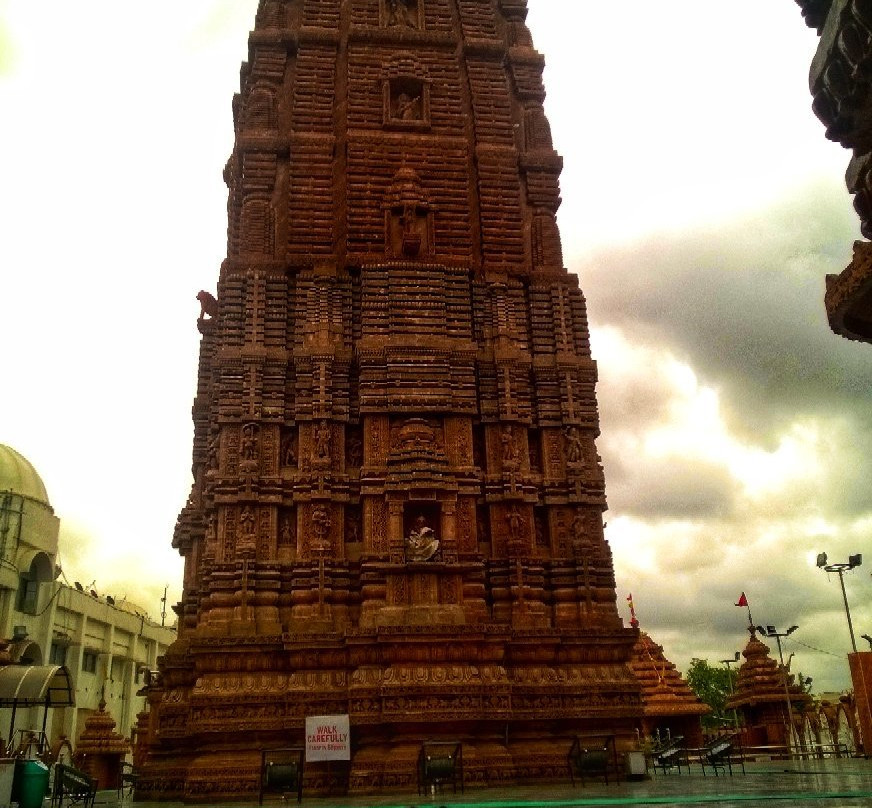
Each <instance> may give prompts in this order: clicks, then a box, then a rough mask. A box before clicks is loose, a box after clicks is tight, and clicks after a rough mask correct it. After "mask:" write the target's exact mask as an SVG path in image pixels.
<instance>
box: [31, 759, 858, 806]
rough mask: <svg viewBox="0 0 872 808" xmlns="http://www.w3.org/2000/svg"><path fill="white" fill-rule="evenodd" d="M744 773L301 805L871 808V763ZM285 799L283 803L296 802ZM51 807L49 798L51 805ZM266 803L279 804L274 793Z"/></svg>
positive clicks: (112, 800)
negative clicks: (852, 807) (807, 807)
mask: <svg viewBox="0 0 872 808" xmlns="http://www.w3.org/2000/svg"><path fill="white" fill-rule="evenodd" d="M745 769H746V773H745V774H742V773H741V769H738V770H734V774H733V776H732V777H730V776H723V775H721V776H720V777H713V776H712V774H711V772H710V771H709V772H708V776H706V777H704V776H703V775H702V772H701V770H700V769H699V767H694V768H693V769H692V771H691V773H690V774H688V773H686V772H683V773H682V774H666V775H663V774H657V775H654V776H652V777H651V778H650V779H648V780H643V781H637V782H623V783H619V784H617V785H615V784H611V785H608V786H607V785H605V784H604V783H602V782H598V783H595V784H594V783H590V782H588V783H587V784H586V785H585V786H584V787H582V786H580V785H578V784H576V785H575V786H574V787H573V786H571V785H570V784H569V783H568V782H567V783H565V784H563V785H554V786H512V787H501V788H476V789H468V790H467V791H466V793H464V794H460V793H457V794H453V793H452V791H451V788H450V787H449V788H446V789H445V791H444V792H442V793H437V794H435V795H428V796H426V797H421V796H419V795H417V794H414V793H412V794H390V795H386V796H382V797H379V796H370V797H306V796H305V795H304V797H303V806H304V808H412V806H414V808H441V806H445V808H540V806H541V807H542V808H552V807H553V808H569V806H576V805H577V806H588V805H589V806H596V805H612V806H615V805H642V806H644V805H659V806H664V808H670V806H671V807H673V808H677V806H694V805H702V806H704V805H713V806H719V808H763V806H767V808H777V806H785V808H788V806H792V805H797V806H809V808H813V806H815V805H818V806H821V808H850V807H851V806H872V760H825V761H824V760H819V761H795V762H792V761H781V762H772V763H746V764H745ZM95 804H96V805H97V806H102V808H116V807H117V808H181V806H182V805H183V803H152V802H135V801H131V800H130V799H129V798H127V799H125V800H123V801H122V802H121V803H119V802H118V801H117V796H116V794H115V792H110V791H101V792H100V793H99V794H98V796H97V801H96V803H95ZM294 804H295V802H294V801H293V800H288V801H287V803H285V805H287V806H293V805H294ZM46 805H48V803H47V802H46ZM256 805H257V801H256V800H254V801H252V802H236V803H222V804H221V805H215V806H213V808H225V806H232V808H250V807H251V806H256ZM264 805H266V806H268V807H269V806H280V805H282V800H281V799H280V798H278V797H270V798H269V799H268V800H265V801H264Z"/></svg>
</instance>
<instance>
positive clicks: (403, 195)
mask: <svg viewBox="0 0 872 808" xmlns="http://www.w3.org/2000/svg"><path fill="white" fill-rule="evenodd" d="M384 208H385V233H386V247H387V253H388V255H389V256H391V257H392V258H403V259H413V258H419V257H425V256H428V255H430V254H431V253H432V252H433V247H434V244H433V214H432V209H431V205H430V200H429V198H428V197H427V195H426V194H425V192H424V189H423V187H422V185H421V180H420V178H419V177H418V175H417V174H416V173H415V172H414V171H412V170H411V169H409V168H405V167H404V168H401V169H400V170H399V171H398V172H397V173H396V175H395V176H394V179H393V181H392V183H391V187H390V190H389V192H388V194H387V196H386V198H385V202H384Z"/></svg>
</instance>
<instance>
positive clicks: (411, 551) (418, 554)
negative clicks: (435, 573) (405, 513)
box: [406, 515, 439, 561]
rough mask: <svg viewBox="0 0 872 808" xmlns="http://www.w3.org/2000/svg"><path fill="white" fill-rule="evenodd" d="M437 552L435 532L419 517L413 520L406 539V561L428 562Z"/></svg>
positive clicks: (437, 541) (424, 519)
mask: <svg viewBox="0 0 872 808" xmlns="http://www.w3.org/2000/svg"><path fill="white" fill-rule="evenodd" d="M437 552H439V539H437V538H436V532H435V531H434V530H433V528H432V527H430V525H428V524H427V520H426V518H425V517H424V516H423V515H421V516H418V518H417V519H416V520H415V525H414V527H413V528H412V530H411V531H410V532H409V535H408V536H407V537H406V560H407V561H430V560H431V559H432V558H433V556H435V555H436V553H437Z"/></svg>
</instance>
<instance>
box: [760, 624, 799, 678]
mask: <svg viewBox="0 0 872 808" xmlns="http://www.w3.org/2000/svg"><path fill="white" fill-rule="evenodd" d="M798 628H799V626H791V627H790V628H789V629H787V631H776V629H775V626H765V627H764V626H757V631H758V633H760V634H762V635H763V636H764V637H775V642H777V643H778V659H779V660H780V662H781V667H782V668H783V667H784V654H783V652H782V651H781V638H782V637H789V636H790V635H791V634H793V632H794V631H796V630H797V629H798Z"/></svg>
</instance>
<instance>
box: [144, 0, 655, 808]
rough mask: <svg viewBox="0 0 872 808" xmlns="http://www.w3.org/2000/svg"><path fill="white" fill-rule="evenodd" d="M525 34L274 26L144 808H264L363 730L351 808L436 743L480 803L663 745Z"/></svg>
mask: <svg viewBox="0 0 872 808" xmlns="http://www.w3.org/2000/svg"><path fill="white" fill-rule="evenodd" d="M526 12H527V8H526V0H344V2H339V0H283V1H282V2H279V1H277V0H272V1H271V2H261V4H260V7H259V9H258V13H257V18H256V24H255V29H254V31H252V33H251V34H250V38H249V57H248V61H247V62H246V63H245V64H244V65H243V67H242V71H241V85H240V93H239V95H238V96H236V98H235V99H234V103H233V116H234V125H235V132H236V140H235V146H234V151H233V154H232V155H231V157H230V159H229V161H228V163H227V166H226V168H225V174H224V176H225V179H226V181H227V185H228V188H229V195H228V254H227V258H226V260H225V261H224V263H223V264H222V267H221V272H220V276H219V280H218V290H217V291H218V294H217V299H216V298H212V296H211V295H209V294H208V293H205V292H204V293H201V295H200V296H199V299H200V301H201V306H202V311H201V317H200V320H199V328H200V331H201V333H202V342H201V351H200V365H199V377H198V390H197V396H196V399H195V402H194V407H193V419H194V426H195V435H194V449H193V474H194V479H195V482H194V486H193V489H192V492H191V496H190V499H189V501H188V503H187V505H186V506H185V507H184V509H183V510H182V512H181V514H180V516H179V520H178V525H177V528H176V532H175V536H174V546H175V547H177V548H178V549H179V551H180V553H181V554H182V555H183V556H184V558H185V573H184V589H183V595H182V601H181V603H179V604H178V606H177V607H176V611H177V613H178V615H179V637H178V640H177V641H176V642H175V643H174V644H173V645H172V646H171V648H170V649H169V651H168V653H167V654H166V656H165V657H164V659H163V661H162V663H161V669H160V675H159V677H157V679H156V680H155V681H153V682H152V684H151V686H150V687H149V701H150V704H151V712H150V715H149V718H148V722H149V724H148V727H149V729H148V745H147V750H146V752H147V760H146V763H145V764H144V766H143V769H142V772H141V776H140V778H139V783H138V788H137V794H138V797H139V798H142V799H179V798H182V799H186V800H191V801H196V800H201V801H208V800H214V799H222V798H233V797H248V798H251V796H252V795H253V794H254V793H255V792H256V790H257V782H258V774H259V772H258V769H259V763H260V750H261V749H265V748H272V747H281V746H288V745H293V744H299V743H301V742H302V740H303V726H304V720H305V717H306V716H307V715H323V714H344V713H348V714H349V715H350V719H351V735H352V747H353V750H352V751H353V759H352V761H351V764H350V769H349V772H348V777H349V779H348V786H349V788H350V790H351V791H353V792H363V791H375V790H383V789H390V788H406V789H408V788H414V786H415V760H416V757H417V753H418V749H419V747H420V743H421V741H422V740H423V739H425V738H426V739H438V738H442V739H453V740H460V741H462V742H463V744H464V752H463V757H464V766H465V772H466V779H467V782H470V783H475V782H478V783H487V782H491V783H498V782H501V781H515V780H518V779H524V780H531V779H532V780H535V779H539V780H550V779H563V778H564V777H565V776H566V753H567V751H568V749H569V745H570V742H571V738H572V736H573V735H574V734H576V733H585V732H599V733H611V734H615V735H616V736H617V737H618V744H619V748H620V749H626V748H627V747H628V746H629V744H630V743H631V742H632V741H634V740H635V738H636V729H637V728H638V726H639V722H640V719H641V715H642V703H641V700H640V686H639V682H638V681H637V680H636V678H635V677H634V675H633V673H632V671H631V669H630V666H629V664H628V663H629V660H630V655H631V651H632V647H633V643H634V642H635V640H636V638H637V633H636V632H635V631H634V630H633V629H628V628H625V627H624V625H623V623H622V621H621V619H620V617H619V616H618V612H617V607H616V602H615V601H616V598H615V579H614V571H613V566H612V557H611V552H610V549H609V546H608V544H607V542H606V540H605V538H604V534H603V522H602V512H603V510H604V509H605V505H606V500H605V486H604V480H603V473H602V468H601V465H600V458H599V456H598V454H597V450H596V445H595V439H596V437H597V436H598V434H599V420H598V413H597V405H596V398H595V385H596V380H597V370H596V365H595V363H594V362H593V360H592V359H591V356H590V347H589V335H588V323H587V314H586V307H585V300H584V296H583V295H582V293H581V291H580V289H579V288H578V282H577V278H576V277H575V276H574V275H571V274H569V273H568V272H567V270H566V269H565V268H564V266H563V256H562V250H561V244H560V235H559V233H558V229H557V224H556V218H555V214H556V211H557V209H558V207H559V205H560V195H559V184H558V177H559V174H560V170H561V165H562V163H561V158H560V157H559V156H558V154H557V153H556V152H555V150H554V148H553V146H552V142H551V134H550V128H549V125H548V121H547V119H546V117H545V113H544V110H543V106H542V104H543V99H544V97H545V90H544V87H543V85H542V70H543V65H544V61H543V58H542V56H541V55H540V54H539V53H538V52H537V51H536V50H535V49H534V47H533V43H532V39H531V36H530V32H529V30H528V29H527V26H526V24H525V17H526ZM326 785H327V781H326V774H325V772H324V771H321V770H320V769H319V768H318V767H317V766H314V767H310V768H309V769H308V770H307V789H308V790H311V789H315V790H317V789H323V788H324V787H326Z"/></svg>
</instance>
